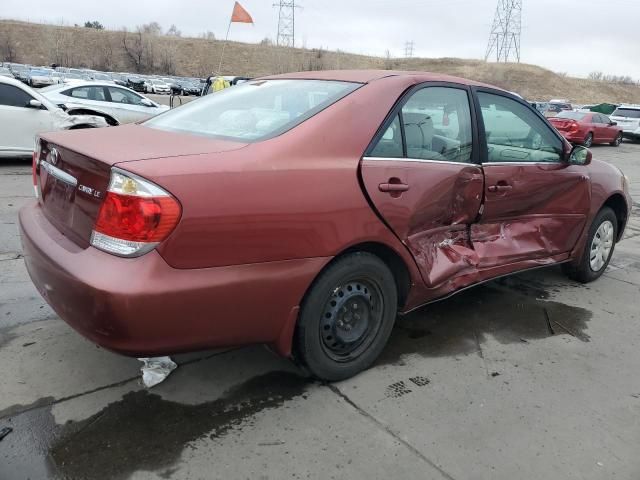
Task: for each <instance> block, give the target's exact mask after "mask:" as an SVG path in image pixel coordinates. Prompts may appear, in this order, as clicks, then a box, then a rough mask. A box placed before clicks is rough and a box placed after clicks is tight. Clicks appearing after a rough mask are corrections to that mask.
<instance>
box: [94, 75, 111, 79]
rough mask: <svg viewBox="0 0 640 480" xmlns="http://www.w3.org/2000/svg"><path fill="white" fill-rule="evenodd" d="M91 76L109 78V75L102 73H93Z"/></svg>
mask: <svg viewBox="0 0 640 480" xmlns="http://www.w3.org/2000/svg"><path fill="white" fill-rule="evenodd" d="M93 78H95V79H96V80H111V77H110V76H109V75H105V74H104V73H94V74H93Z"/></svg>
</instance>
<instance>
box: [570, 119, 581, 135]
mask: <svg viewBox="0 0 640 480" xmlns="http://www.w3.org/2000/svg"><path fill="white" fill-rule="evenodd" d="M578 130H580V125H578V122H576V121H575V120H573V121H572V122H571V124H570V125H569V131H570V132H571V133H575V132H577V131H578Z"/></svg>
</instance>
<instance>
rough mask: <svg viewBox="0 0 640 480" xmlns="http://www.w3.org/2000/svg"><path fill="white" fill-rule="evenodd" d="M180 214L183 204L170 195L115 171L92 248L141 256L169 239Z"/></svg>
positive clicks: (93, 237)
mask: <svg viewBox="0 0 640 480" xmlns="http://www.w3.org/2000/svg"><path fill="white" fill-rule="evenodd" d="M181 213H182V209H181V207H180V204H179V203H178V201H177V200H176V199H175V198H174V197H173V196H171V194H170V193H168V192H166V191H165V190H163V189H162V188H160V187H158V186H157V185H155V184H153V183H151V182H149V181H148V180H145V179H143V178H140V177H138V176H137V175H133V174H131V173H128V172H124V171H122V170H119V169H117V168H113V169H112V170H111V181H110V182H109V188H108V189H107V194H106V196H105V199H104V201H103V203H102V205H101V207H100V211H99V212H98V218H97V220H96V225H95V228H94V230H93V232H92V234H91V245H93V246H94V247H96V248H99V249H100V250H103V251H105V252H108V253H112V254H114V255H119V256H122V257H139V256H141V255H144V254H145V253H147V252H149V251H151V250H153V249H154V248H155V247H156V245H158V244H159V243H160V242H162V241H163V240H164V239H165V238H167V237H168V236H169V234H170V233H171V232H172V231H173V229H174V228H175V226H176V225H177V224H178V220H180V215H181Z"/></svg>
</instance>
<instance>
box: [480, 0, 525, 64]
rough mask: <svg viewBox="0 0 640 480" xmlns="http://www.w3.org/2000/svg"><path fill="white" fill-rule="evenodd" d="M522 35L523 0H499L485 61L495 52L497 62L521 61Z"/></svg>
mask: <svg viewBox="0 0 640 480" xmlns="http://www.w3.org/2000/svg"><path fill="white" fill-rule="evenodd" d="M521 36H522V0H498V6H497V7H496V14H495V17H494V18H493V25H492V27H491V33H490V34H489V43H488V44H487V53H486V54H485V57H484V59H485V61H487V60H489V57H492V55H493V54H495V58H496V61H497V62H509V61H516V62H518V63H520V38H521Z"/></svg>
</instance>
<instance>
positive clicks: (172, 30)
mask: <svg viewBox="0 0 640 480" xmlns="http://www.w3.org/2000/svg"><path fill="white" fill-rule="evenodd" d="M165 35H167V36H168V37H181V36H182V32H181V31H180V30H178V27H176V26H175V25H174V24H171V26H170V27H169V30H167V33H166V34H165Z"/></svg>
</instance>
